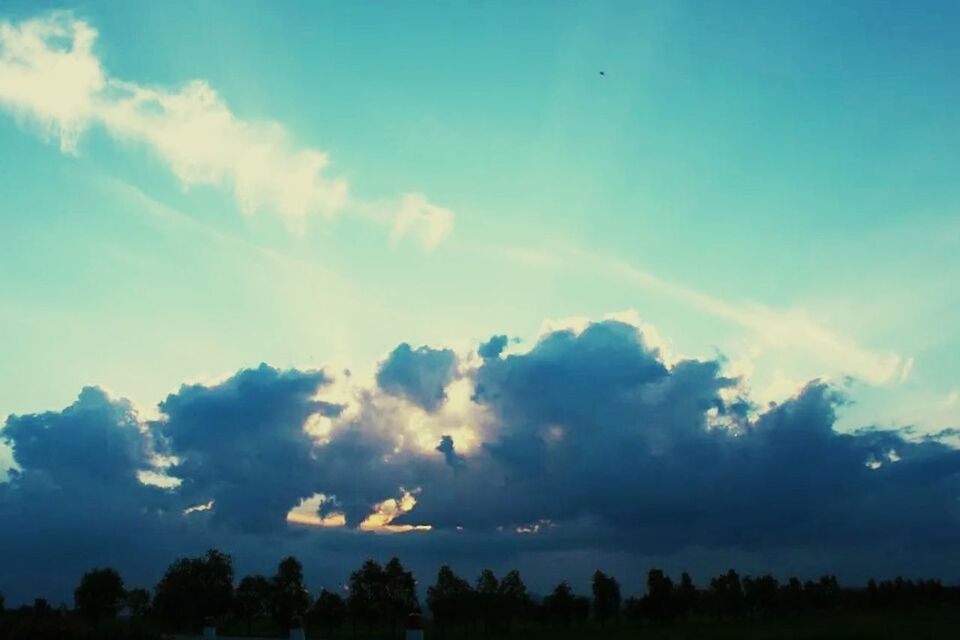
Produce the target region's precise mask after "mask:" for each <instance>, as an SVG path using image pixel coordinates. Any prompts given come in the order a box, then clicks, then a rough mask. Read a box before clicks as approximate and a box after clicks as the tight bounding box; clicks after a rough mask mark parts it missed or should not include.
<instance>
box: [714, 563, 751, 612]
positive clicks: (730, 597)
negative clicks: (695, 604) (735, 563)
mask: <svg viewBox="0 0 960 640" xmlns="http://www.w3.org/2000/svg"><path fill="white" fill-rule="evenodd" d="M710 592H711V595H712V596H713V598H714V603H715V606H716V608H717V612H718V613H719V614H720V615H721V616H730V617H736V616H739V615H742V614H743V587H742V585H741V584H740V576H739V575H738V574H737V572H736V571H734V570H733V569H730V570H729V571H727V572H726V573H725V574H723V575H721V576H717V577H716V578H714V579H713V580H711V581H710Z"/></svg>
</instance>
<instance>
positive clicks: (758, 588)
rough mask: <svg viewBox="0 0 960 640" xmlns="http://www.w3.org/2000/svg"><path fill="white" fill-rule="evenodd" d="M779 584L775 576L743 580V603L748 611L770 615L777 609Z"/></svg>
mask: <svg viewBox="0 0 960 640" xmlns="http://www.w3.org/2000/svg"><path fill="white" fill-rule="evenodd" d="M779 586H780V585H779V583H778V582H777V579H776V578H774V577H773V576H769V575H767V576H758V577H756V578H751V577H750V576H747V577H745V578H744V579H743V601H744V606H745V608H746V610H747V611H750V612H753V613H761V614H769V613H772V612H774V611H775V610H776V609H777V604H778V595H779Z"/></svg>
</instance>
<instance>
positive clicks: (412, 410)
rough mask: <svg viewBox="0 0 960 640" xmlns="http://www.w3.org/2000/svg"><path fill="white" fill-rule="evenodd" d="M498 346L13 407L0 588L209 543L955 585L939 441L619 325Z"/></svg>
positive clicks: (156, 562)
mask: <svg viewBox="0 0 960 640" xmlns="http://www.w3.org/2000/svg"><path fill="white" fill-rule="evenodd" d="M507 342H508V341H507V339H506V338H505V337H502V336H497V337H495V338H493V339H492V340H490V341H488V342H485V343H483V344H481V345H478V352H473V353H460V354H457V353H455V352H454V351H452V350H448V349H432V348H428V347H419V348H414V347H411V346H410V345H408V344H401V345H400V346H398V347H397V348H396V349H395V350H394V351H393V352H392V353H390V354H389V355H388V356H387V357H386V358H385V359H384V360H383V361H382V362H381V363H380V365H379V369H378V372H377V375H376V376H375V379H374V380H373V381H371V382H369V383H362V382H357V381H354V380H352V379H351V378H350V377H348V376H346V375H343V376H337V377H335V376H333V375H332V374H331V373H329V372H324V371H303V370H289V371H279V370H276V369H274V368H272V367H269V366H267V365H260V366H259V367H256V368H252V369H246V370H242V371H239V372H237V373H236V374H235V375H233V376H231V377H229V378H228V379H226V380H224V381H221V382H218V383H216V384H209V385H198V384H191V385H185V386H183V387H181V388H180V389H179V390H178V391H176V392H175V393H172V394H170V395H169V396H168V397H167V398H166V399H164V400H163V401H162V402H160V403H159V414H160V419H158V420H155V421H144V420H142V419H141V418H140V417H139V416H138V414H137V412H136V411H135V409H134V408H133V407H132V406H131V405H130V404H129V403H128V402H126V401H124V400H122V399H117V398H112V397H110V396H108V395H107V394H106V393H105V392H103V391H102V390H99V389H96V388H86V389H84V390H82V391H81V393H80V395H79V397H78V399H77V401H76V402H75V403H73V404H72V405H71V406H69V407H67V408H65V409H63V410H61V411H51V412H46V413H41V414H31V415H22V416H10V417H9V418H8V419H7V421H6V425H5V427H4V428H3V430H2V431H0V437H2V439H3V440H4V441H6V442H7V443H8V444H9V446H10V447H11V448H12V451H13V455H14V459H15V461H16V464H17V469H16V470H15V471H13V472H12V473H11V474H10V478H9V481H8V482H6V483H3V484H0V519H2V520H3V522H4V523H5V526H4V527H3V529H2V530H0V550H2V553H3V555H4V557H5V558H12V559H14V560H13V562H12V563H11V566H10V568H9V571H5V574H4V575H5V580H9V581H10V584H9V585H8V584H4V585H0V588H3V589H4V590H7V591H8V597H13V598H16V597H23V598H30V597H33V596H34V595H38V594H40V593H45V592H47V591H54V592H57V590H58V589H60V590H62V589H67V588H69V586H71V584H72V583H71V582H70V581H72V580H73V579H74V575H72V574H71V573H70V571H74V572H76V573H77V575H78V572H80V571H82V570H83V569H85V568H87V567H88V566H92V565H93V564H113V565H115V566H117V567H118V568H120V569H121V570H124V571H128V572H130V571H132V572H134V575H136V576H146V578H144V579H147V578H150V579H155V577H156V576H158V575H159V572H160V571H161V570H162V568H163V566H164V565H165V564H166V563H167V562H169V561H170V560H171V559H172V556H174V555H176V554H179V553H186V552H190V551H193V550H201V549H202V548H203V547H204V546H210V545H216V546H218V547H221V548H224V549H226V550H227V551H231V552H233V553H235V554H236V555H237V556H238V558H239V559H240V561H241V568H242V567H243V566H244V563H246V566H259V565H258V564H257V563H261V562H262V563H263V564H264V565H265V566H269V563H270V562H274V561H275V560H276V558H275V557H274V556H276V555H277V553H278V552H279V551H278V550H281V549H282V550H284V551H285V552H291V553H297V554H299V555H301V556H303V557H305V558H307V559H310V558H314V559H315V561H316V562H320V563H321V564H322V563H326V565H324V566H327V567H328V571H330V572H332V573H336V572H337V571H341V572H343V573H341V574H339V575H345V572H346V570H347V568H348V567H347V566H341V565H340V564H338V562H339V563H341V564H345V563H348V562H350V563H353V562H354V561H356V560H358V559H360V558H362V557H363V556H368V555H378V554H380V553H400V554H402V555H405V556H408V557H411V558H413V559H414V560H413V563H412V564H413V565H414V566H421V567H427V569H426V571H428V572H432V571H433V570H435V568H436V566H437V565H438V564H440V563H443V562H454V563H457V562H461V563H470V562H489V563H490V564H496V563H504V562H516V563H518V564H520V565H522V566H531V565H537V561H536V558H548V557H549V558H553V560H554V561H555V560H556V558H557V557H581V558H582V557H584V555H583V554H588V555H589V554H600V555H603V554H607V555H608V556H609V555H610V554H613V555H615V556H616V557H618V558H620V559H621V560H620V561H619V562H618V565H617V566H619V567H625V566H629V565H630V561H631V560H630V559H638V558H650V557H660V558H664V557H672V558H675V559H679V560H677V562H685V563H688V564H687V566H688V568H691V569H693V570H694V571H696V570H697V568H698V567H697V566H696V565H698V563H699V564H703V563H704V562H706V561H704V560H703V558H704V557H705V554H706V555H707V556H709V555H710V554H712V557H714V558H722V559H723V562H728V561H729V559H730V558H731V557H737V556H738V555H743V554H747V555H749V554H761V555H763V556H764V557H765V558H767V559H768V560H767V561H768V562H773V563H775V564H776V566H777V567H781V568H782V569H783V570H785V571H802V569H803V567H805V566H811V565H810V558H811V557H814V558H817V557H819V558H821V559H825V558H842V557H847V558H851V557H856V558H857V560H856V561H855V562H854V561H848V564H847V565H846V567H847V569H848V570H849V571H851V572H853V573H858V575H868V574H870V573H874V574H883V573H885V572H888V571H897V570H902V565H898V564H896V561H895V560H894V559H893V558H894V556H893V555H891V553H890V550H891V549H895V550H899V552H900V553H901V554H907V555H909V556H911V557H912V558H914V559H915V560H913V562H919V560H916V559H917V558H921V557H924V554H926V556H925V557H935V558H936V561H937V564H936V565H935V566H936V567H938V569H937V570H938V571H939V572H940V573H941V575H942V576H943V577H944V578H947V579H951V578H953V577H956V576H957V575H960V554H957V552H956V550H955V544H954V543H955V540H956V539H957V536H958V535H960V501H958V497H960V451H958V450H957V449H955V448H953V447H951V446H948V445H947V444H945V443H943V442H941V441H938V440H937V439H936V438H931V437H927V438H925V439H919V440H917V439H910V438H908V437H907V435H905V434H904V433H902V432H898V431H891V430H880V429H872V428H868V427H865V428H863V429H861V430H858V431H855V432H848V433H841V432H838V431H837V430H836V429H835V428H834V425H835V421H836V415H837V412H838V410H840V409H841V408H842V407H843V405H844V403H845V400H844V397H843V395H842V393H841V392H840V391H839V390H837V389H835V388H833V387H831V386H829V385H828V384H825V383H823V382H820V381H816V380H814V381H811V382H810V383H809V384H807V385H806V387H804V388H803V390H802V391H800V392H799V393H798V394H797V395H796V396H795V397H793V398H791V399H789V400H787V401H785V402H783V403H781V404H779V405H772V406H767V407H763V408H761V407H758V406H756V405H755V404H754V403H752V402H751V400H750V399H749V397H747V396H746V395H745V392H744V391H743V390H744V389H745V388H746V385H745V381H743V380H741V379H738V378H732V377H729V376H727V375H725V374H724V372H723V363H722V362H721V361H719V360H709V359H707V360H700V359H686V360H678V361H675V362H668V361H665V360H664V357H663V356H662V355H661V353H660V352H659V350H658V349H657V348H656V346H654V345H653V344H651V343H649V342H648V341H647V339H646V338H645V336H644V333H643V332H642V331H641V329H640V328H638V326H636V325H634V324H630V323H627V322H621V321H615V320H607V321H603V322H591V323H587V324H586V325H585V326H584V327H582V328H581V329H580V330H556V331H552V332H548V333H546V334H544V335H543V336H542V337H541V338H540V339H539V340H538V341H537V342H536V344H534V345H532V346H531V347H529V348H527V349H526V350H525V351H524V350H522V349H520V348H519V347H518V348H511V349H509V350H507V351H505V347H506V345H507ZM158 480H162V482H158ZM144 481H146V482H144ZM158 485H163V486H158ZM197 506H202V507H208V506H209V508H202V509H195V508H194V507H197ZM292 511H293V513H291V512H292ZM268 551H269V552H271V555H270V558H269V559H264V558H263V556H264V554H265V553H267V552H268ZM564 554H566V556H564ZM931 554H932V556H931ZM591 557H592V556H591ZM770 558H773V560H770ZM26 559H29V560H26ZM823 561H824V562H826V560H823ZM850 562H853V565H851V564H849V563H850ZM418 563H419V564H418ZM524 563H526V564H524ZM858 563H859V564H858ZM539 564H540V566H541V569H542V571H543V572H544V573H545V579H554V580H556V579H559V578H562V577H569V576H562V575H559V574H556V575H553V574H551V573H550V571H549V570H548V569H547V568H548V567H550V566H556V565H555V564H553V563H552V562H547V561H545V560H544V561H542V562H540V563H539ZM707 564H709V563H707ZM689 565H694V566H689ZM544 567H547V568H544ZM594 568H595V567H594ZM826 568H827V569H830V568H833V569H836V567H826ZM138 572H139V573H138ZM943 572H946V575H944V573H943ZM553 573H554V574H555V573H556V572H553ZM63 576H66V577H63ZM58 581H60V582H62V581H67V582H66V583H64V584H61V583H60V582H58ZM627 581H628V582H629V578H627ZM21 592H22V593H21Z"/></svg>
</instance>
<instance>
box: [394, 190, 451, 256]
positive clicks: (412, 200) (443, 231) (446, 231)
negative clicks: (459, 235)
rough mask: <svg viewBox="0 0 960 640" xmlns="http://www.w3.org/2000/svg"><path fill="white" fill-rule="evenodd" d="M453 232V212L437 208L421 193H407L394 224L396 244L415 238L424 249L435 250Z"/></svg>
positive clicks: (401, 202)
mask: <svg viewBox="0 0 960 640" xmlns="http://www.w3.org/2000/svg"><path fill="white" fill-rule="evenodd" d="M452 230H453V212H452V211H450V210H449V209H445V208H444V207H440V206H437V205H435V204H433V203H431V202H430V201H429V200H427V198H426V196H424V195H423V194H421V193H407V194H405V195H404V196H403V198H402V199H401V201H400V208H399V210H398V212H397V214H396V218H395V221H394V223H393V233H392V238H393V240H394V242H396V241H398V240H400V239H401V238H403V237H405V236H413V237H414V238H416V239H417V241H418V242H419V243H420V244H421V246H423V248H424V249H427V250H429V249H433V248H435V247H436V246H437V245H439V244H440V243H441V242H442V241H443V240H444V239H446V237H447V236H448V235H450V232H451V231H452Z"/></svg>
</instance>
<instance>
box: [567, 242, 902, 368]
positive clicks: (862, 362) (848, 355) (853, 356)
mask: <svg viewBox="0 0 960 640" xmlns="http://www.w3.org/2000/svg"><path fill="white" fill-rule="evenodd" d="M568 253H569V255H571V256H572V257H575V258H579V259H580V260H582V261H584V263H585V264H587V265H590V266H591V267H592V268H594V269H598V270H601V271H603V272H604V273H606V274H608V275H612V276H615V277H619V278H621V279H623V280H625V281H626V282H629V283H632V284H634V285H636V286H638V287H641V288H643V289H645V290H648V291H653V292H655V293H659V294H660V295H663V296H665V297H667V298H670V299H672V300H675V301H677V302H680V303H681V304H683V305H685V306H687V307H689V308H691V309H695V310H697V311H700V312H703V313H707V314H709V315H711V316H713V317H715V318H719V319H722V320H725V321H727V322H730V323H732V324H734V325H737V326H739V327H742V328H744V329H746V330H747V331H749V348H748V349H747V350H748V351H749V352H750V353H751V357H752V358H755V357H758V356H759V355H760V354H761V353H763V352H776V353H777V354H779V355H781V356H782V355H783V354H784V353H792V354H793V356H794V357H796V356H801V357H804V358H808V357H812V358H813V359H814V360H815V361H816V362H817V363H818V365H819V366H821V367H822V366H826V367H828V368H829V369H830V370H831V371H835V372H840V373H841V374H842V375H852V376H854V377H856V378H859V379H861V380H863V381H865V382H868V383H870V384H874V385H882V384H887V383H890V382H894V381H897V380H898V379H899V380H903V379H905V378H906V377H907V376H909V375H910V371H911V369H912V367H913V363H912V361H911V360H910V359H905V358H903V357H901V356H900V355H898V354H896V353H889V352H887V353H884V352H879V351H876V350H872V349H868V348H865V347H863V346H862V345H860V344H857V342H856V341H854V340H852V339H850V338H848V337H846V336H843V335H840V334H838V333H837V332H835V331H832V330H830V329H829V328H827V327H826V326H824V325H823V324H822V323H821V322H819V321H818V320H817V319H815V318H813V317H811V316H810V315H809V314H808V313H806V312H804V311H803V310H799V309H797V310H782V309H772V308H769V307H766V306H764V305H760V304H756V303H733V302H730V301H727V300H723V299H721V298H718V297H716V296H714V295H711V294H710V293H706V292H703V291H700V290H697V289H694V288H692V287H688V286H686V285H684V284H680V283H677V282H674V281H671V280H667V279H664V278H661V277H660V276H658V275H656V274H653V273H651V272H649V271H645V270H643V269H640V268H638V267H636V266H634V265H632V264H629V263H627V262H624V261H622V260H618V259H616V258H610V257H608V256H603V255H600V254H597V253H593V252H590V251H585V250H583V249H577V248H574V249H571V250H569V251H568Z"/></svg>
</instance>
